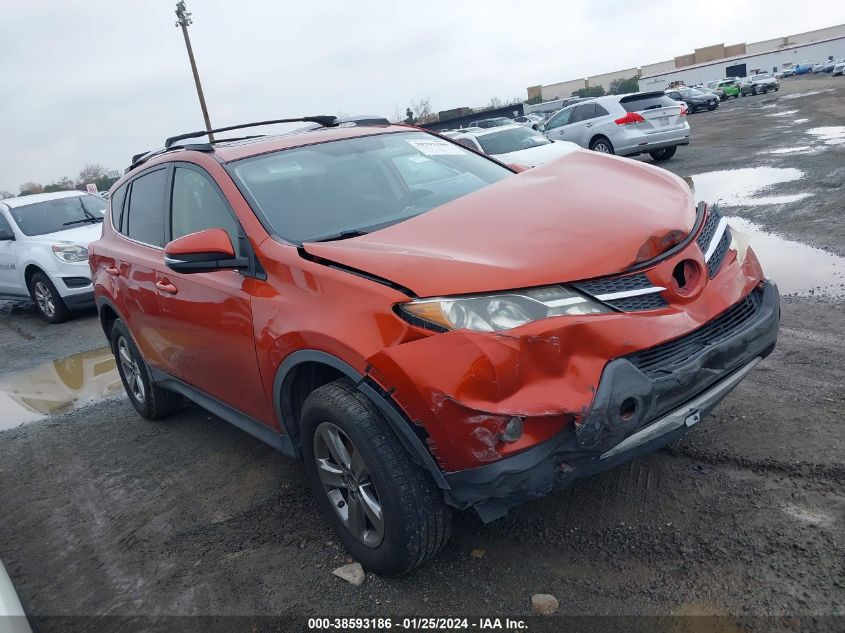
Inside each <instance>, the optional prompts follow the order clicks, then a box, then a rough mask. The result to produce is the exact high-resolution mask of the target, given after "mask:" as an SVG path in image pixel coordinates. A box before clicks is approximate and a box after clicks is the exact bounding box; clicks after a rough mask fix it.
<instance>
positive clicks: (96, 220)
mask: <svg viewBox="0 0 845 633" xmlns="http://www.w3.org/2000/svg"><path fill="white" fill-rule="evenodd" d="M102 221H103V219H102V218H95V217H94V216H93V215H92V216H89V217H87V218H81V219H79V220H71V221H70V222H64V223H63V224H62V226H71V225H72V224H82V223H83V222H102Z"/></svg>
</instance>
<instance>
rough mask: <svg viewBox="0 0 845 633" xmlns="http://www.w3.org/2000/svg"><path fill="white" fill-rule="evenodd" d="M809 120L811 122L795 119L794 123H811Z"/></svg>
mask: <svg viewBox="0 0 845 633" xmlns="http://www.w3.org/2000/svg"><path fill="white" fill-rule="evenodd" d="M809 120H810V119H795V120H794V121H793V123H806V122H807V121H809Z"/></svg>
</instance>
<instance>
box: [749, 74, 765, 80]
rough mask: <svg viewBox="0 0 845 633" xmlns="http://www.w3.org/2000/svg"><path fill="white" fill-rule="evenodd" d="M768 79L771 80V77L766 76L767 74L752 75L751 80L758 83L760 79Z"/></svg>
mask: <svg viewBox="0 0 845 633" xmlns="http://www.w3.org/2000/svg"><path fill="white" fill-rule="evenodd" d="M768 78H769V76H768V75H765V74H764V75H752V76H751V79H753V80H754V81H757V80H759V79H768Z"/></svg>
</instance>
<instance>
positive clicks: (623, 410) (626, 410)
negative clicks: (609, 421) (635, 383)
mask: <svg viewBox="0 0 845 633" xmlns="http://www.w3.org/2000/svg"><path fill="white" fill-rule="evenodd" d="M636 412H637V400H636V399H635V398H625V399H624V400H623V401H622V404H621V405H620V406H619V419H620V420H622V421H624V422H627V421H628V420H630V419H631V418H632V417H634V414H635V413H636Z"/></svg>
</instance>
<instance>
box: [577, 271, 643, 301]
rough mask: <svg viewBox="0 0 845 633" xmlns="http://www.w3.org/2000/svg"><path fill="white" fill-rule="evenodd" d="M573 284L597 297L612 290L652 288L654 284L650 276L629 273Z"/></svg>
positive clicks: (623, 290)
mask: <svg viewBox="0 0 845 633" xmlns="http://www.w3.org/2000/svg"><path fill="white" fill-rule="evenodd" d="M573 285H574V286H575V287H576V288H578V290H580V291H581V292H586V293H587V294H588V295H592V296H594V297H595V296H598V295H605V294H609V293H611V292H625V291H626V290H640V289H642V288H651V287H652V286H653V285H654V284H652V283H651V282H650V281H649V280H648V277H646V276H645V275H643V274H640V275H628V276H627V277H611V278H609V279H596V280H593V281H582V282H580V283H577V284H573Z"/></svg>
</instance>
